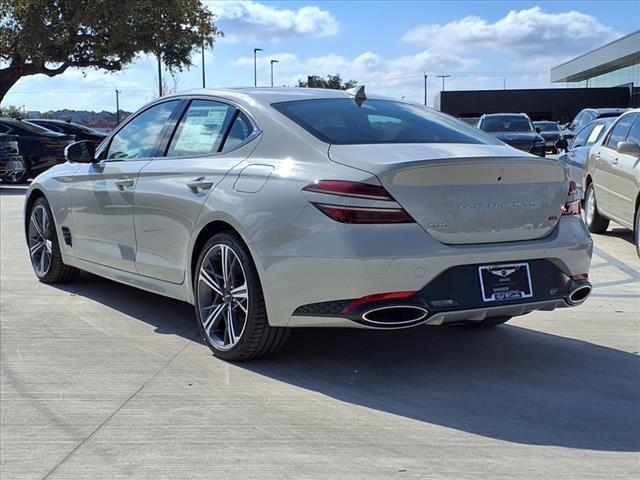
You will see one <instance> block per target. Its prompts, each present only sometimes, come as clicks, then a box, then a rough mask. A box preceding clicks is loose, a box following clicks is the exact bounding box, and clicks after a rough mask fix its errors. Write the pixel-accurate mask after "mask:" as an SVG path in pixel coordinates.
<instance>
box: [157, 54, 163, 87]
mask: <svg viewBox="0 0 640 480" xmlns="http://www.w3.org/2000/svg"><path fill="white" fill-rule="evenodd" d="M158 96H159V97H161V96H162V61H161V60H160V54H159V53H158Z"/></svg>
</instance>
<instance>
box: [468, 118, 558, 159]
mask: <svg viewBox="0 0 640 480" xmlns="http://www.w3.org/2000/svg"><path fill="white" fill-rule="evenodd" d="M478 128H479V129H480V130H483V131H485V132H487V133H490V134H491V135H493V136H494V137H496V138H498V139H499V140H502V141H503V142H504V143H506V144H507V145H511V146H512V147H514V148H517V149H518V150H522V151H523V152H529V153H533V154H534V155H538V156H540V157H544V156H545V141H544V138H542V137H541V136H540V134H539V132H538V130H537V129H536V128H535V127H534V126H533V123H531V119H530V118H529V117H528V116H527V115H526V114H524V113H490V114H486V115H483V116H482V117H480V120H479V121H478Z"/></svg>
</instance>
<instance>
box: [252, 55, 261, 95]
mask: <svg viewBox="0 0 640 480" xmlns="http://www.w3.org/2000/svg"><path fill="white" fill-rule="evenodd" d="M261 51H262V49H261V48H254V49H253V86H254V87H257V86H258V61H257V57H256V53H258V52H261Z"/></svg>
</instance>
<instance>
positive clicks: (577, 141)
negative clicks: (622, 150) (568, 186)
mask: <svg viewBox="0 0 640 480" xmlns="http://www.w3.org/2000/svg"><path fill="white" fill-rule="evenodd" d="M614 121H615V118H612V117H604V118H598V119H597V120H594V121H592V122H591V123H588V124H587V125H585V126H584V127H582V129H581V130H579V131H578V133H576V136H575V137H573V140H571V143H570V144H569V145H568V146H567V149H566V151H565V152H564V153H563V154H562V155H560V156H559V157H558V160H559V161H561V162H562V163H564V164H565V165H566V166H567V168H568V169H569V177H571V180H573V181H575V182H576V185H577V186H578V194H579V195H580V199H584V181H585V177H586V175H587V157H588V156H589V151H590V150H591V147H592V146H593V144H594V143H596V142H597V141H598V140H600V137H602V135H604V133H605V132H606V131H607V129H608V128H609V126H611V124H612V123H613V122H614Z"/></svg>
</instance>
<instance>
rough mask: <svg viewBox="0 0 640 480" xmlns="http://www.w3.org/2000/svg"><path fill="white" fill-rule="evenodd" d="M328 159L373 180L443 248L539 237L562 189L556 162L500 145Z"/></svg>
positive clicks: (363, 152) (355, 150)
mask: <svg viewBox="0 0 640 480" xmlns="http://www.w3.org/2000/svg"><path fill="white" fill-rule="evenodd" d="M329 156H330V158H331V159H332V160H333V161H335V162H338V163H341V164H345V165H349V166H351V167H355V168H358V169H361V170H364V171H366V172H369V173H372V174H374V175H376V176H377V177H378V179H379V180H380V183H381V184H382V185H383V186H384V187H385V188H386V189H387V191H388V192H389V193H390V194H391V195H392V196H393V197H394V198H395V199H396V200H397V201H398V203H400V205H402V207H403V208H404V209H405V210H406V211H407V212H408V213H409V214H410V215H411V216H412V217H413V218H414V219H415V220H416V222H418V224H420V226H422V228H424V229H425V230H426V231H427V232H428V233H429V234H430V235H431V236H432V237H433V238H435V239H436V240H438V241H440V242H442V243H446V244H470V243H492V242H508V241H520V240H533V239H537V238H543V237H545V236H547V235H549V234H550V233H551V231H552V230H553V229H554V227H555V225H556V224H557V222H558V220H559V217H560V215H561V210H562V206H563V205H564V203H565V202H566V200H567V194H568V192H569V178H568V175H567V172H566V169H565V167H564V166H563V165H562V164H560V163H559V162H558V161H556V160H552V159H544V158H540V157H534V156H532V155H525V154H522V155H521V156H519V155H518V154H517V153H515V154H514V151H513V149H510V148H508V147H505V146H500V145H466V144H465V145H460V144H455V145H452V144H420V145H406V144H401V145H398V144H385V145H332V146H331V147H330V149H329Z"/></svg>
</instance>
